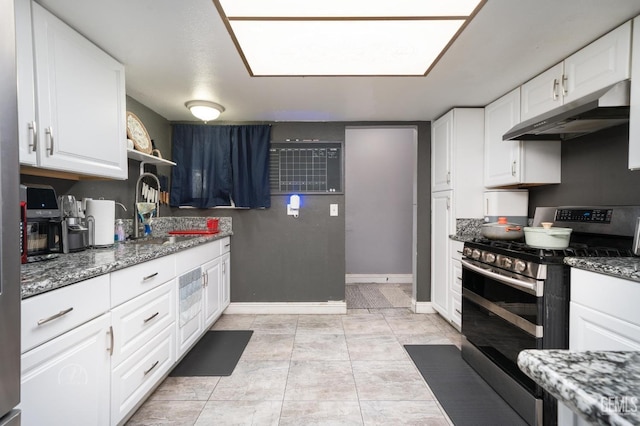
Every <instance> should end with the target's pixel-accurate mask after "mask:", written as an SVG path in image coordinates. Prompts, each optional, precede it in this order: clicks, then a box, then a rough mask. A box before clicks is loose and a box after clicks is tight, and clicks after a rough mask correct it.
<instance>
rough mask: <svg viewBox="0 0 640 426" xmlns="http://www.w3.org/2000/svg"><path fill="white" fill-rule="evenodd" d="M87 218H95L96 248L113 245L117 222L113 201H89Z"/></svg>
mask: <svg viewBox="0 0 640 426" xmlns="http://www.w3.org/2000/svg"><path fill="white" fill-rule="evenodd" d="M85 215H86V216H87V217H89V216H93V220H94V221H95V222H94V223H95V225H94V227H93V229H94V238H93V245H94V246H108V245H111V244H113V242H114V239H113V233H114V226H115V221H116V204H115V201H113V200H87V210H86V213H85Z"/></svg>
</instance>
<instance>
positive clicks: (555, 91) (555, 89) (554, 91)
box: [551, 78, 560, 101]
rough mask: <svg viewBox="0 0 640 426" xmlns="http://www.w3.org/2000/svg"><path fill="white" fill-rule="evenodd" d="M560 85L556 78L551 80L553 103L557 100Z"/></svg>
mask: <svg viewBox="0 0 640 426" xmlns="http://www.w3.org/2000/svg"><path fill="white" fill-rule="evenodd" d="M559 85H560V82H559V81H558V79H557V78H554V79H553V87H552V88H551V99H553V100H554V101H557V100H558V86H559Z"/></svg>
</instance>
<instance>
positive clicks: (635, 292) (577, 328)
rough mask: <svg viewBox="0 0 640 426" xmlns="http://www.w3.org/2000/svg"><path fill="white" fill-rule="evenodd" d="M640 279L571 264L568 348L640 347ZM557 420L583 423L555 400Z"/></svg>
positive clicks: (639, 348)
mask: <svg viewBox="0 0 640 426" xmlns="http://www.w3.org/2000/svg"><path fill="white" fill-rule="evenodd" d="M638 300H640V283H637V282H634V281H629V280H624V279H621V278H617V277H612V276H608V275H602V274H598V273H595V272H588V271H584V270H581V269H576V268H571V303H570V305H569V349H570V350H572V351H640V314H638V310H637V301H638ZM558 424H560V425H580V426H582V425H587V424H589V423H587V422H586V421H584V420H583V419H582V418H581V417H579V416H578V415H577V414H575V413H574V412H573V411H571V409H569V408H568V407H567V406H565V405H564V404H562V403H558Z"/></svg>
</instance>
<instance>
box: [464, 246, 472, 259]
mask: <svg viewBox="0 0 640 426" xmlns="http://www.w3.org/2000/svg"><path fill="white" fill-rule="evenodd" d="M472 252H473V249H472V248H471V247H465V248H464V249H463V250H462V255H463V256H466V257H470V256H471V253H472Z"/></svg>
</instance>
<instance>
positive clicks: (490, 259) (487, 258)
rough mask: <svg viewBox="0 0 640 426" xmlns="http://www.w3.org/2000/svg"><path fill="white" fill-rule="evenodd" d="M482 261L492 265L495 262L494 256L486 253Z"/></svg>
mask: <svg viewBox="0 0 640 426" xmlns="http://www.w3.org/2000/svg"><path fill="white" fill-rule="evenodd" d="M484 260H485V262H487V263H494V262H495V261H496V255H495V254H493V253H486V254H485V256H484Z"/></svg>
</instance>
